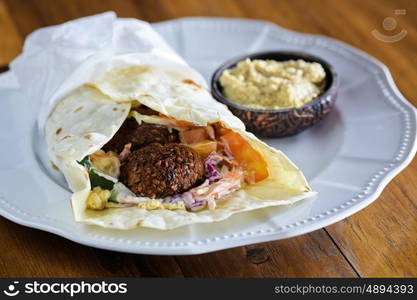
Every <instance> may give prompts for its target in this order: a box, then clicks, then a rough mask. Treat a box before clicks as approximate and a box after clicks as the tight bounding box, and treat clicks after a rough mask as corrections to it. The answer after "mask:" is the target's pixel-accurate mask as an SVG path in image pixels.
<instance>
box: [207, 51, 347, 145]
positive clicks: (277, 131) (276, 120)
mask: <svg viewBox="0 0 417 300" xmlns="http://www.w3.org/2000/svg"><path fill="white" fill-rule="evenodd" d="M246 58H250V59H251V60H254V59H270V60H276V61H285V60H291V59H294V60H297V59H302V60H305V61H307V62H317V63H319V64H321V65H322V66H323V68H324V70H325V72H326V86H325V88H324V91H323V93H322V94H320V95H319V96H317V97H316V98H314V99H313V100H312V101H310V102H308V103H306V104H305V105H303V106H301V107H299V108H285V109H273V110H264V109H253V108H250V107H245V106H242V105H239V104H236V103H233V102H231V101H230V100H229V99H227V98H226V96H224V95H223V91H222V90H223V89H222V86H221V85H220V82H219V78H220V76H221V75H222V73H223V71H224V70H226V69H231V68H233V67H235V66H236V65H237V64H238V63H239V62H240V61H242V60H245V59H246ZM338 87H339V78H338V76H337V74H336V73H335V71H334V69H333V68H332V66H331V65H330V64H329V63H327V62H326V61H324V60H323V59H321V58H318V57H315V56H312V55H309V54H305V53H299V52H284V51H271V52H262V53H254V54H250V55H245V56H241V57H238V58H234V59H231V60H229V61H227V62H226V63H224V64H223V65H221V66H220V67H219V68H218V69H217V70H216V71H215V72H214V74H213V76H212V78H211V92H212V95H213V97H214V98H215V99H216V100H217V101H219V102H221V103H223V104H225V105H226V106H227V107H228V108H229V109H230V110H231V111H232V113H233V114H234V115H236V116H237V117H238V118H240V119H241V120H242V121H243V123H244V124H245V125H246V129H247V130H248V131H251V132H253V133H254V134H256V135H258V136H263V137H284V136H290V135H294V134H297V133H299V132H301V131H303V130H305V129H307V128H309V127H311V126H313V125H314V124H316V123H317V122H318V121H320V120H321V119H323V118H324V117H325V116H326V115H327V114H329V113H330V111H331V110H332V108H333V106H334V104H335V101H336V97H337V91H338Z"/></svg>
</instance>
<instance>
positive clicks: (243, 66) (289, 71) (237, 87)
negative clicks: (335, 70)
mask: <svg viewBox="0 0 417 300" xmlns="http://www.w3.org/2000/svg"><path fill="white" fill-rule="evenodd" d="M325 76H326V72H325V71H324V69H323V67H322V66H321V65H320V64H319V63H316V62H313V63H310V62H306V61H304V60H301V59H299V60H288V61H275V60H260V59H256V60H250V59H246V60H243V61H241V62H239V63H238V64H237V66H236V67H234V68H232V69H228V70H225V71H224V72H223V74H222V75H221V77H220V84H221V86H222V87H223V94H224V95H225V96H226V97H227V98H228V99H229V100H230V101H231V102H234V103H236V104H239V105H242V106H247V107H251V108H256V109H282V108H298V107H300V106H303V105H304V104H306V103H307V102H309V101H311V100H313V99H314V98H315V97H317V96H318V95H320V94H321V93H322V92H323V89H324V86H325Z"/></svg>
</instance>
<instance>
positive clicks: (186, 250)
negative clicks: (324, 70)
mask: <svg viewBox="0 0 417 300" xmlns="http://www.w3.org/2000/svg"><path fill="white" fill-rule="evenodd" d="M201 21H203V22H217V23H218V22H219V21H221V22H226V23H230V22H236V21H237V22H244V23H252V24H256V25H257V26H268V28H272V30H278V31H281V32H284V33H286V34H287V35H290V36H295V37H298V38H300V39H306V38H307V39H311V40H312V41H313V40H314V42H315V43H316V44H317V45H320V43H323V44H326V43H327V44H328V43H331V44H335V45H338V46H339V47H341V48H344V49H347V50H348V51H349V52H350V54H351V55H358V56H361V57H362V58H363V59H365V60H367V61H368V62H371V63H372V64H373V65H374V67H375V70H376V71H374V75H375V76H377V75H378V74H379V72H380V71H382V72H381V74H382V75H383V79H384V80H385V83H386V85H385V84H384V83H382V86H383V87H386V88H388V90H389V91H388V93H389V92H391V93H392V95H393V96H395V97H392V98H393V99H392V100H391V99H386V98H388V96H386V97H384V99H385V101H390V102H392V104H393V105H394V106H396V109H397V111H400V112H401V113H402V114H403V113H407V114H409V120H408V121H406V125H408V126H410V125H411V123H413V124H412V125H414V132H413V133H414V134H410V137H409V139H408V140H409V141H410V142H409V143H408V145H411V147H410V150H409V152H407V153H405V152H404V151H403V154H402V155H401V157H399V158H400V159H398V161H399V163H397V164H395V163H393V162H391V163H390V164H392V166H391V167H390V168H388V170H387V171H386V172H384V174H381V175H380V177H381V178H380V181H379V182H378V184H377V185H374V186H373V187H372V189H373V190H374V191H373V192H369V193H363V191H362V192H361V193H363V196H362V197H360V201H359V202H356V203H354V205H349V206H348V207H347V208H343V211H342V212H339V213H338V211H339V210H338V209H336V208H334V209H331V210H329V211H327V212H326V214H325V216H324V217H322V218H319V219H318V220H317V219H314V217H310V218H309V219H311V218H313V220H312V221H314V222H310V221H306V220H302V221H298V222H296V223H299V224H298V225H297V224H295V223H294V224H288V225H286V226H285V227H287V226H289V225H290V226H289V227H288V228H287V229H286V230H278V231H275V232H272V231H271V232H268V231H265V232H259V233H253V234H250V235H240V234H232V235H230V236H229V237H227V235H226V237H225V238H224V239H221V240H216V239H215V240H210V241H207V240H206V241H201V240H196V241H190V242H186V243H184V242H181V243H183V245H181V243H179V244H178V243H177V244H178V245H177V246H175V245H174V246H172V245H165V244H164V243H162V244H161V245H157V243H155V242H154V244H155V246H151V245H149V246H146V243H145V244H144V245H139V246H136V247H134V246H133V245H135V243H133V244H130V243H129V244H128V243H122V242H120V241H118V239H114V238H112V239H108V238H107V239H101V240H100V239H93V238H91V236H88V235H87V236H82V237H80V236H79V235H78V236H77V235H74V234H73V233H72V232H69V231H66V230H64V229H63V228H58V227H54V226H53V225H50V224H48V221H45V222H40V220H39V219H41V217H39V216H33V215H31V214H28V213H26V212H24V211H22V210H20V209H19V208H17V207H14V206H13V205H12V204H11V203H9V202H8V201H7V200H6V199H4V197H3V196H1V195H0V215H2V216H3V217H5V218H6V219H9V220H11V221H12V222H15V223H18V224H20V225H23V226H27V227H32V228H36V229H40V230H44V231H47V232H51V233H53V234H57V235H59V236H62V237H64V238H66V239H69V240H71V241H74V242H77V243H80V244H83V245H88V246H92V247H97V248H102V249H108V250H114V251H119V252H128V253H137V254H155V255H173V254H176V255H180V254H182V255H189V254H201V253H207V252H212V251H217V250H223V249H228V248H233V247H239V246H243V245H248V244H253V243H260V242H267V241H272V240H279V239H284V238H289V237H293V236H297V235H300V234H304V233H307V232H311V231H314V230H317V229H320V228H323V227H325V226H329V225H331V224H333V223H335V222H338V221H340V220H342V219H344V218H347V217H349V216H351V215H352V214H354V213H356V212H358V211H360V210H362V209H363V208H365V207H366V206H368V205H369V204H371V203H372V202H374V201H375V200H376V199H377V198H378V197H379V196H380V195H381V193H382V191H383V190H384V188H385V187H386V186H387V185H388V183H389V182H390V181H391V180H392V179H393V178H394V177H395V176H396V175H398V174H399V173H400V172H401V171H402V170H403V169H404V168H405V167H406V166H407V165H408V164H409V163H410V162H411V161H412V159H413V158H414V156H415V154H416V150H417V142H416V140H417V130H416V122H417V121H416V119H417V114H416V109H415V107H414V106H413V105H412V104H411V103H410V102H409V101H408V100H407V99H406V98H405V97H404V96H403V95H402V94H401V92H400V91H399V89H398V87H397V86H396V84H395V82H394V80H393V78H392V75H391V73H390V71H389V69H388V67H387V66H386V65H384V64H383V63H382V62H380V61H379V60H377V59H376V58H374V57H372V56H370V55H369V54H367V53H365V52H363V51H362V50H360V49H357V48H355V47H353V46H351V45H348V44H346V43H344V42H341V41H338V40H336V39H333V38H330V37H327V36H323V35H320V34H309V33H300V32H295V31H292V30H288V29H286V28H282V27H280V26H279V25H277V24H275V23H272V22H268V21H262V20H254V19H244V18H223V17H185V18H177V19H171V20H167V21H163V22H158V23H152V26H155V28H157V27H160V26H164V25H165V26H166V25H168V26H169V25H171V24H172V23H177V22H179V23H182V22H201ZM234 25H235V24H234ZM322 46H323V45H322ZM8 73H9V72H8ZM6 74H7V73H6ZM6 74H5V75H6ZM5 75H1V78H2V77H4V76H5ZM373 77H374V76H373ZM377 80H378V78H377ZM392 95H390V96H392ZM399 107H401V108H402V109H403V110H404V111H402V109H400V108H399ZM410 131H412V130H411V129H410ZM405 134H406V133H405V132H404V135H405ZM403 138H404V137H402V139H401V140H400V143H401V141H402V140H403ZM396 155H397V157H398V151H397V153H396V154H395V155H394V157H395V156H396ZM361 190H362V188H361ZM355 197H356V196H355ZM349 201H350V200H349ZM349 201H347V202H349ZM344 204H345V203H343V204H341V205H344ZM341 205H339V206H341ZM7 207H8V209H7ZM333 210H334V211H333ZM12 211H14V212H16V213H17V214H19V215H20V216H21V217H20V218H19V217H18V216H17V215H16V214H13V213H12ZM328 212H330V213H328ZM31 219H33V220H31ZM37 219H38V220H37ZM36 220H37V221H36ZM49 222H50V221H49ZM307 223H310V224H309V225H308V226H301V225H305V224H307ZM280 228H282V227H280ZM110 240H111V241H113V242H112V243H110V242H109V241H110ZM114 241H116V242H114ZM216 241H218V242H216ZM172 244H174V243H172Z"/></svg>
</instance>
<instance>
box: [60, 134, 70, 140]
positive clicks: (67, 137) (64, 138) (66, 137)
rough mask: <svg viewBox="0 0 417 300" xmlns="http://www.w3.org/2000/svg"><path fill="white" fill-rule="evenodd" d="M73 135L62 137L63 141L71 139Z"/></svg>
mask: <svg viewBox="0 0 417 300" xmlns="http://www.w3.org/2000/svg"><path fill="white" fill-rule="evenodd" d="M70 137H71V136H69V135H66V136H64V137H63V138H62V139H61V141H62V140H66V139H69V138H70Z"/></svg>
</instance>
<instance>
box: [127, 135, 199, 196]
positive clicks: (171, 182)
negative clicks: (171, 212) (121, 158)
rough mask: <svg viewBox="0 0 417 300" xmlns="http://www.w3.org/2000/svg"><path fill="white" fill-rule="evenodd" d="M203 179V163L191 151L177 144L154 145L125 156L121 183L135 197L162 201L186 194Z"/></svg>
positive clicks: (196, 154)
mask: <svg viewBox="0 0 417 300" xmlns="http://www.w3.org/2000/svg"><path fill="white" fill-rule="evenodd" d="M203 176H204V164H203V161H202V159H201V157H200V156H199V155H198V153H197V152H195V151H194V150H193V149H191V148H190V147H187V146H185V145H182V144H176V143H171V144H167V145H161V144H157V143H156V144H151V145H148V146H146V147H143V148H140V149H139V150H136V151H134V152H132V153H131V154H130V155H129V156H128V157H127V159H126V163H125V164H123V165H122V167H121V175H120V180H121V181H122V182H123V183H124V184H125V185H126V186H127V187H129V188H130V190H131V191H132V192H134V193H135V194H136V195H137V196H142V197H150V198H164V197H167V196H172V195H174V194H179V193H182V192H185V191H186V190H188V189H190V188H192V187H193V186H194V185H196V183H198V181H200V179H202V178H203Z"/></svg>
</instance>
